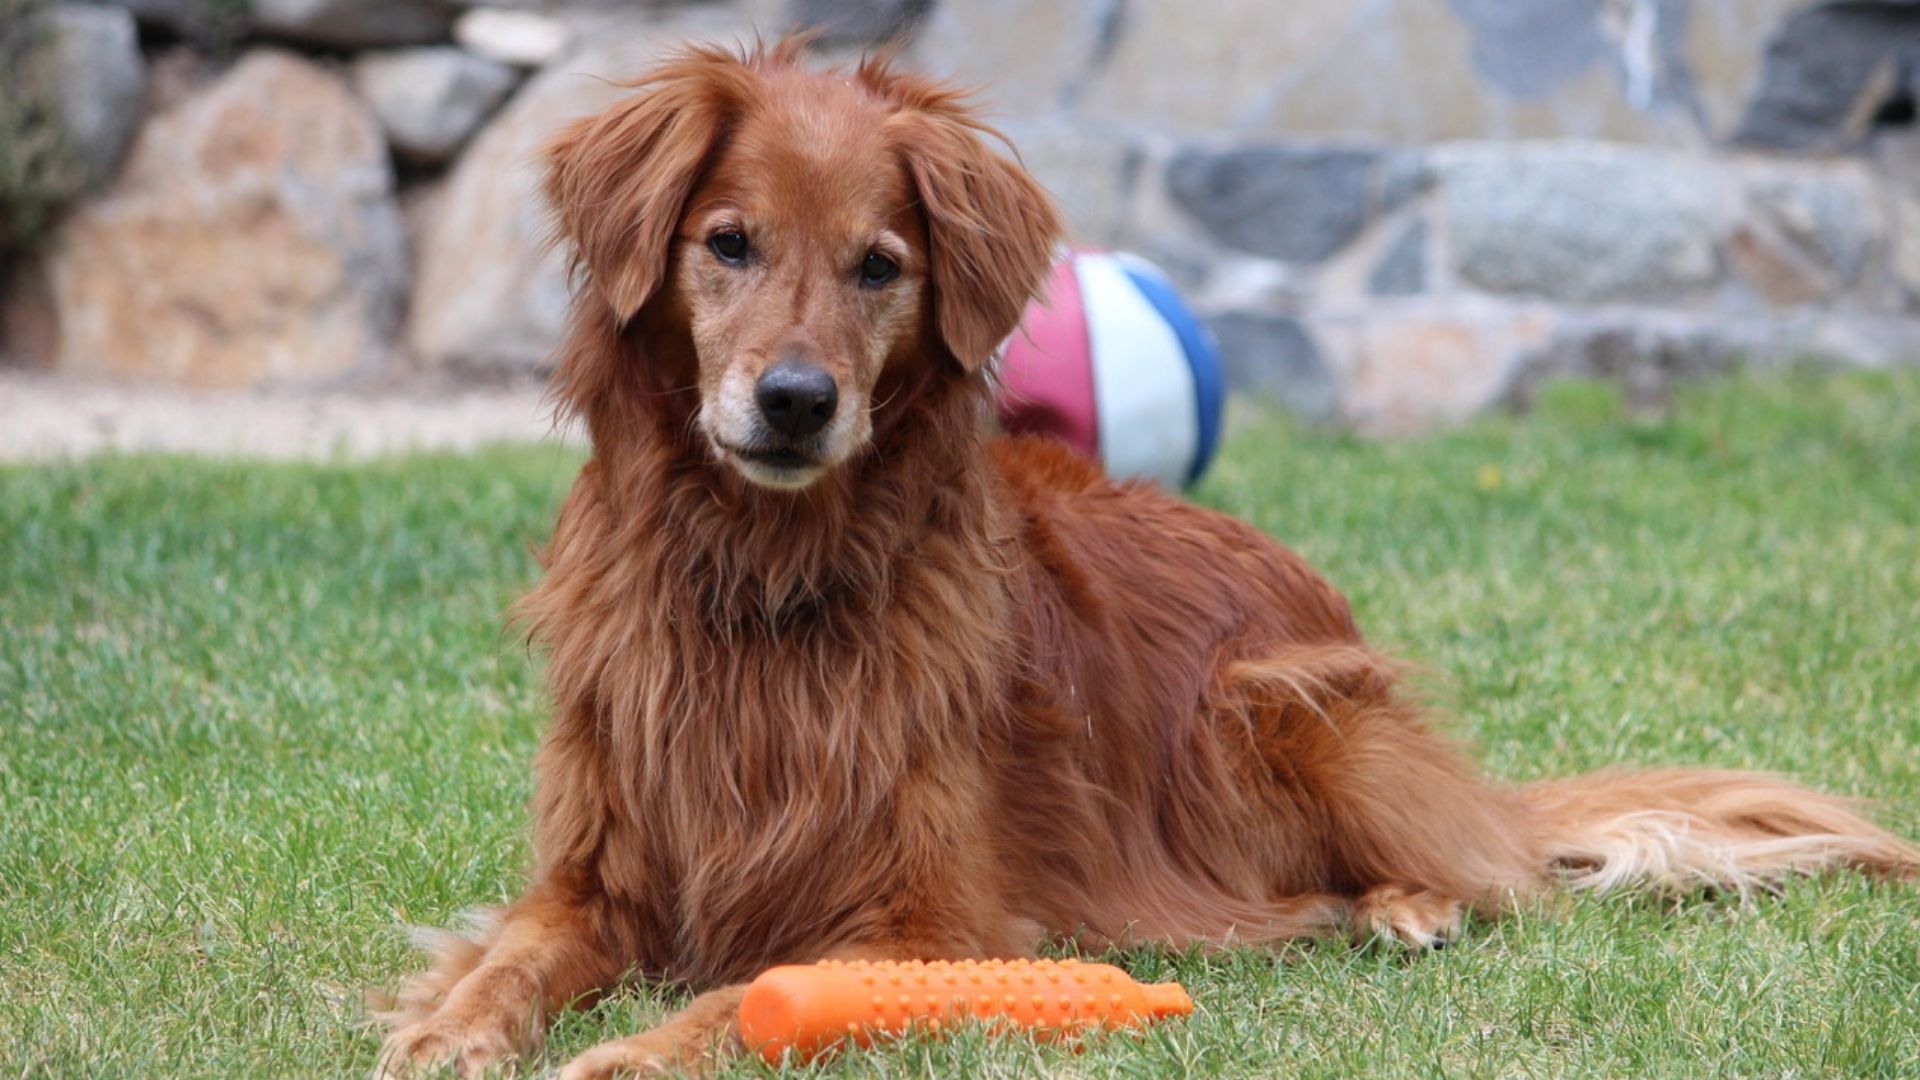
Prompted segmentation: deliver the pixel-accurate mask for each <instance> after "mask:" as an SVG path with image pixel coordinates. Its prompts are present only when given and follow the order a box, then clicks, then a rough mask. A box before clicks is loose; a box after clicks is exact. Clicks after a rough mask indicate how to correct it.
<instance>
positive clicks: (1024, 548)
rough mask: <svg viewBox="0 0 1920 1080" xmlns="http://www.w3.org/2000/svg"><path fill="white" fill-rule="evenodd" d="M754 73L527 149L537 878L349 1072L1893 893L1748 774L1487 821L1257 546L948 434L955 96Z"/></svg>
mask: <svg viewBox="0 0 1920 1080" xmlns="http://www.w3.org/2000/svg"><path fill="white" fill-rule="evenodd" d="M797 53H798V49H797V47H795V46H793V45H791V44H788V45H782V46H780V47H777V48H774V49H772V50H770V51H767V50H759V49H756V50H755V51H753V52H752V53H751V54H750V55H746V56H736V55H733V54H729V53H725V52H719V51H707V50H702V51H695V52H692V53H689V54H687V55H685V56H684V57H682V58H681V59H678V60H676V61H674V62H672V63H669V64H667V65H665V66H664V67H661V68H660V69H658V70H656V71H654V72H653V73H652V74H651V75H649V76H648V77H647V78H646V79H644V80H643V81H641V82H640V83H639V84H637V85H638V89H639V92H638V93H637V94H635V95H634V96H632V97H631V98H629V99H627V100H625V101H623V102H622V103H620V104H618V105H616V106H614V107H613V108H611V109H609V110H608V111H607V112H605V113H604V114H602V115H600V116H597V117H594V118H591V119H588V120H585V121H582V122H580V123H578V124H575V125H574V126H572V127H571V128H569V129H567V130H566V131H565V132H564V133H563V134H562V135H561V136H560V137H559V138H558V139H557V140H556V141H555V142H554V143H553V144H552V145H551V147H550V148H549V150H548V166H549V172H548V180H547V193H548V195H549V197H550V198H551V200H552V202H553V205H554V207H555V209H556V210H557V212H558V215H559V221H560V225H561V228H562V230H563V231H564V233H565V237H566V239H567V240H568V241H569V242H570V243H571V244H572V246H573V249H574V251H575V252H576V255H577V261H578V265H579V268H580V269H581V270H582V271H583V272H584V277H585V280H586V283H587V286H588V287H587V288H585V289H583V290H582V292H581V295H580V298H579V303H578V307H577V311H576V313H575V318H574V322H573V327H572V331H571V336H570V338H569V340H568V342H567V344H566V346H565V348H564V351H563V353H562V354H561V356H560V358H559V367H558V370H557V372H556V374H555V389H556V392H557V394H558V396H559V399H560V400H561V401H562V402H563V403H564V404H565V405H566V406H567V407H568V408H570V409H571V410H573V411H574V412H575V413H577V414H578V415H579V416H580V417H582V418H583V419H584V420H585V422H586V424H587V425H588V427H589V429H590V430H591V433H592V437H593V448H594V449H593V460H592V461H591V462H589V463H588V464H587V466H586V467H585V468H584V469H583V470H582V472H581V474H580V477H579V480H578V482H577V483H576V484H575V485H574V488H573V491H572V494H571V495H570V496H569V497H568V499H567V501H566V505H565V507H564V508H563V509H562V510H561V513H560V520H559V524H558V525H557V527H556V529H555V533H554V537H553V542H552V545H551V547H550V549H549V550H548V552H547V577H546V580H545V581H544V582H543V583H542V584H541V585H540V587H539V588H538V589H537V590H535V592H534V593H533V594H532V595H531V596H530V597H529V598H528V599H527V601H526V604H525V614H526V616H527V618H528V619H529V620H530V623H531V625H532V627H533V629H534V632H535V635H536V637H537V638H538V639H539V640H540V641H541V642H542V643H543V644H544V645H545V647H546V648H547V649H548V650H549V653H550V662H549V664H550V666H549V675H548V678H549V682H550V685H551V691H552V695H553V698H554V704H555V716H554V720H553V726H552V729H551V731H550V732H549V733H548V736H547V739H546V742H545V745H544V746H543V747H542V749H541V751H540V755H539V759H538V762H537V771H538V795H537V798H536V801H535V806H534V822H535V824H534V828H535V837H534V843H535V850H536V853H537V859H538V862H537V865H536V867H535V869H534V875H533V883H532V886H531V887H530V888H529V889H528V891H527V893H526V895H525V896H524V897H522V898H521V899H520V900H519V901H518V902H516V903H514V904H513V905H511V906H510V907H508V908H507V909H506V910H505V911H504V912H502V913H500V915H499V917H498V920H497V922H496V923H495V925H494V926H493V927H492V928H491V929H490V930H488V931H486V932H485V933H483V934H482V935H480V936H479V937H478V938H477V939H473V940H470V939H465V938H461V939H451V944H449V945H447V946H446V947H444V948H442V950H441V954H440V956H439V958H438V962H437V965H436V966H435V967H434V969H433V970H432V971H431V972H430V973H428V974H426V975H423V976H421V977H420V978H418V979H416V980H415V981H414V982H413V983H412V984H411V985H410V986H409V987H408V988H407V990H406V991H405V993H404V994H403V995H402V1002H401V1008H400V1009H399V1010H398V1012H397V1014H396V1015H397V1021H398V1030H396V1031H394V1032H393V1034H392V1035H391V1037H390V1038H389V1039H388V1041H387V1045H386V1049H385V1052H384V1054H383V1058H382V1060H383V1068H384V1069H386V1070H389V1071H391V1072H393V1073H396V1074H402V1073H410V1072H412V1071H414V1070H416V1069H417V1068H419V1067H422V1066H427V1065H432V1064H441V1063H448V1062H451V1063H453V1064H454V1065H455V1066H456V1068H457V1069H458V1071H459V1072H460V1073H461V1074H463V1075H469V1074H472V1073H474V1072H477V1071H479V1070H480V1069H482V1068H483V1067H485V1066H486V1065H488V1064H490V1063H493V1062H496V1061H500V1060H502V1059H505V1058H507V1057H508V1056H510V1055H512V1054H514V1053H517V1052H520V1051H522V1050H524V1049H526V1048H527V1047H528V1046H529V1044H531V1043H533V1042H534V1041H536V1040H537V1038H538V1036H539V1032H540V1030H541V1028H542V1026H543V1023H544V1018H545V1017H546V1016H547V1015H548V1014H549V1013H550V1012H551V1011H552V1010H555V1009H559V1008H562V1007H564V1006H566V1005H568V1004H569V1003H570V1002H574V1001H577V1000H580V999H583V998H585V997H588V996H590V995H592V994H595V993H596V992H599V991H601V990H603V989H606V988H608V987H611V986H613V985H615V984H616V983H617V982H618V981H619V980H621V979H622V978H624V977H630V976H639V977H645V978H653V979H669V980H681V981H685V982H686V983H688V984H691V985H693V986H695V987H697V988H701V989H704V990H706V991H707V992H706V993H704V994H702V995H701V996H700V997H698V998H696V999H695V1000H694V1001H693V1003H692V1004H691V1005H690V1006H689V1007H688V1008H687V1009H686V1011H684V1012H683V1013H681V1014H679V1015H678V1016H676V1017H674V1018H673V1019H672V1020H670V1021H668V1022H667V1023H666V1024H665V1025H663V1026H661V1027H660V1028H658V1029H656V1030H653V1031H650V1032H647V1033H645V1034H640V1035H636V1036H634V1037H632V1038H628V1039H624V1040H621V1041H619V1042H615V1043H610V1044H607V1045H605V1046H602V1047H599V1048H597V1049H595V1050H592V1051H590V1052H589V1053H587V1054H585V1055H583V1056H582V1057H580V1058H578V1059H576V1060H575V1061H574V1062H572V1063H571V1064H570V1065H569V1066H567V1068H566V1069H565V1070H564V1072H563V1073H562V1075H563V1076H564V1077H567V1078H569V1080H579V1078H583V1077H602V1076H609V1075H612V1074H614V1073H617V1072H623V1071H633V1072H642V1073H647V1072H654V1071H659V1070H664V1069H671V1068H680V1067H691V1068H697V1067H699V1066H700V1065H702V1064H703V1063H704V1062H706V1061H710V1060H712V1058H710V1057H709V1056H708V1055H712V1054H721V1053H724V1052H726V1050H727V1048H728V1047H729V1046H730V1045H731V1038H730V1030H731V1025H732V1022H733V1014H734V1011H735V1007H736V1005H737V1003H738V1000H739V983H740V981H741V980H743V979H747V978H750V977H751V976H752V975H754V974H755V973H756V972H758V971H760V970H761V969H763V968H765V967H768V966H769V965H772V964H777V963H783V962H789V961H805V960H816V959H820V958H824V957H892V958H942V957H944V958H959V957H988V956H1013V955H1021V954H1026V953H1029V952H1031V951H1032V950H1033V949H1034V948H1035V946H1036V945H1038V944H1040V943H1041V942H1043V941H1044V940H1046V939H1047V938H1049V937H1050V936H1056V935H1065V934H1075V933H1078V934H1081V935H1084V936H1086V937H1090V938H1092V939H1093V940H1095V941H1140V942H1167V943H1171V944H1174V945H1180V944H1185V943H1191V942H1210V943H1211V942H1265V941H1274V940H1277V939H1283V938H1290V937H1295V936H1298V935H1306V934H1323V933H1328V932H1332V931H1335V930H1338V929H1341V928H1346V929H1348V930H1349V931H1350V932H1353V933H1355V934H1358V935H1363V936H1365V935H1375V934H1381V935H1389V936H1391V937H1394V938H1397V939H1399V940H1401V941H1404V942H1406V943H1408V944H1410V945H1413V946H1428V945H1432V944H1435V943H1437V942H1440V941H1443V940H1445V939H1446V938H1447V937H1448V936H1450V935H1452V934H1453V933H1455V932H1456V930H1457V929H1458V928H1459V925H1460V920H1461V917H1462V913H1463V911H1464V910H1466V909H1468V908H1474V909H1478V910H1482V911H1487V912H1497V911H1498V910H1500V909H1501V908H1502V907H1503V906H1506V905H1508V904H1510V903H1512V902H1513V901H1514V899H1515V898H1517V897H1525V896H1527V895H1529V894H1532V893H1535V892H1537V891H1538V890H1540V889H1542V888H1544V887H1546V886H1547V885H1548V884H1549V883H1550V882H1552V881H1554V880H1556V879H1565V878H1567V877H1569V876H1571V877H1573V879H1574V881H1575V883H1576V884H1582V885H1588V886H1608V885H1614V884H1620V883H1625V882H1629V881H1653V882H1655V883H1658V884H1664V885H1677V886H1682V887H1685V886H1692V885H1698V884H1711V885H1716V886H1721V887H1731V888H1742V889H1743V888H1746V887H1748V886H1750V885H1754V884H1757V883H1765V882H1767V881H1770V880H1772V879H1775V878H1777V877H1779V876H1781V875H1784V874H1787V873H1793V872H1805V871H1812V870H1816V869H1820V868H1824V867H1830V866H1838V865H1847V866H1854V867H1859V868H1862V869H1865V870H1869V871H1874V872H1879V873H1885V874H1894V875H1902V876H1905V875H1910V874H1912V873H1913V872H1914V870H1915V868H1916V867H1917V866H1920V852H1916V850H1915V849H1914V848H1913V847H1910V846H1908V845H1907V844H1905V843H1904V842H1902V841H1901V840H1899V839H1897V838H1895V837H1893V836H1891V835H1889V834H1887V833H1885V832H1883V831H1881V830H1879V829H1877V828H1875V827H1874V826H1873V825H1871V824H1869V823H1868V822H1866V821H1865V820H1863V819H1862V818H1860V817H1858V816H1856V815H1855V814H1854V813H1853V812H1852V811H1850V810H1849V809H1847V807H1846V806H1845V804H1843V803H1842V802H1841V801H1840V800H1837V799H1834V798H1832V797H1829V796H1825V795H1820V794H1817V793H1814V792H1811V791H1808V790H1805V789H1802V788H1799V787H1795V786H1793V785H1790V784H1787V783H1785V782H1782V781H1778V780H1774V779H1770V778H1768V777H1765V776H1760V775H1754V774H1748V773H1731V772H1708V771H1704V770H1700V771H1666V772H1655V773H1638V774H1629V773H1616V774H1602V775H1596V776H1590V777H1586V778H1582V779H1577V780H1571V781H1563V782H1557V783H1543V784H1538V785H1534V786H1530V787H1525V788H1520V789H1517V790H1512V789H1507V788H1503V787H1499V786H1496V785H1494V784H1492V783H1490V782H1488V781H1487V780H1485V779H1483V778H1482V777H1481V776H1480V775H1479V774H1478V773H1477V772H1476V771H1475V770H1474V769H1473V767H1472V766H1471V765H1469V764H1468V762H1467V761H1466V760H1465V759H1464V758H1463V757H1462V756H1461V755H1460V754H1459V753H1458V752H1457V751H1456V750H1455V749H1454V748H1453V747H1452V746H1451V745H1449V744H1448V743H1447V742H1445V741H1444V740H1442V739H1441V738H1439V737H1438V736H1436V735H1435V734H1433V733H1432V732H1431V731H1429V729H1428V727H1427V725H1426V723H1425V722H1424V721H1423V720H1422V718H1421V717H1420V715H1419V714H1418V713H1417V712H1416V711H1415V710H1414V709H1412V708H1411V707H1409V706H1408V705H1406V704H1403V703H1402V702H1401V701H1400V700H1399V699H1398V698H1396V696H1395V691H1394V679H1393V674H1392V666H1391V665H1390V664H1389V663H1387V662H1386V661H1384V660H1383V659H1382V658H1380V657H1379V656H1377V655H1375V654H1374V653H1372V652H1371V651H1369V650H1368V648H1367V646H1366V645H1365V644H1364V643H1363V641H1362V640H1361V637H1360V634H1359V632H1358V630H1356V629H1355V627H1354V624H1353V620H1352V617H1351V616H1350V614H1349V612H1348V609H1347V605H1346V602H1345V601H1344V600H1343V599H1342V597H1341V595H1340V594H1339V593H1338V592H1336V591H1334V589H1333V588H1332V587H1331V586H1329V585H1328V584H1327V583H1326V582H1324V581H1322V580H1321V579H1320V578H1319V577H1318V576H1317V575H1315V574H1314V572H1313V571H1312V570H1311V569H1309V568H1308V567H1307V566H1306V565H1305V564H1304V563H1303V562H1301V560H1300V559H1299V558H1298V557H1296V556H1295V555H1294V554H1293V553H1291V552H1289V551H1288V550H1286V549H1285V548H1283V547H1281V546H1279V545H1278V544H1276V543H1274V542H1273V541H1272V540H1270V539H1268V538H1267V537H1266V536H1264V535H1262V534H1261V533H1259V532H1257V531H1255V530H1254V529H1253V528H1251V527H1249V526H1247V525H1244V524H1242V523H1240V522H1238V521H1234V520H1231V519H1229V518H1226V517H1224V516H1221V515H1219V514H1214V513H1209V512H1207V511H1205V510H1200V509H1196V508H1194V507H1192V506H1189V505H1187V504H1186V503H1183V502H1180V501H1179V500H1177V499H1175V498H1172V497H1170V496H1168V495H1164V494H1161V493H1159V492H1157V491H1155V490H1152V489H1150V488H1146V487H1142V486H1137V485H1118V484H1114V483H1110V482H1109V481H1107V480H1106V479H1104V478H1102V476H1101V475H1100V474H1099V473H1098V471H1097V470H1096V469H1095V468H1094V467H1093V466H1091V465H1090V464H1088V463H1087V462H1085V461H1082V460H1080V459H1078V458H1076V457H1074V456H1073V455H1072V454H1070V453H1069V452H1068V451H1066V450H1064V449H1061V448H1058V447H1056V446H1054V445H1051V444H1048V443H1043V442H1033V441H997V440H994V439H992V438H991V437H990V425H991V409H990V402H991V397H990V386H989V376H988V373H987V365H988V360H989V357H990V355H991V354H992V353H993V351H994V350H995V348H996V347H997V346H998V345H999V343H1000V342H1001V341H1002V340H1003V339H1004V338H1006V337H1007V335H1008V334H1010V333H1011V332H1012V331H1013V330H1014V328H1015V325H1016V323H1017V321H1018V320H1019V318H1020V315H1021V311H1022V308H1023V307H1024V305H1025V304H1026V303H1027V301H1028V300H1029V298H1030V297H1031V296H1032V295H1033V294H1034V291H1035V290H1036V289H1037V288H1038V287H1039V285H1040V283H1041V281H1042V280H1043V277H1044V275H1045V274H1046V272H1047V269H1048V266H1049V263H1050V261H1051V259H1052V257H1053V254H1054V244H1055V242H1056V239H1057V235H1058V231H1059V226H1058V221H1057V218H1056V216H1055V212H1054V210H1053V208H1052V207H1051V205H1050V204H1049V202H1048V200H1047V197H1046V195H1045V194H1044V193H1043V192H1042V191H1041V190H1040V188H1039V187H1038V186H1036V185H1035V183H1034V182H1033V180H1032V179H1031V178H1029V177H1028V176H1027V175H1026V174H1025V173H1024V172H1023V171H1022V170H1021V169H1020V168H1018V167H1017V166H1016V165H1014V164H1013V163H1012V162H1010V161H1009V160H1007V159H1006V158H1004V157H1002V156H1000V155H998V154H996V153H995V152H993V151H992V150H990V149H989V148H988V147H987V145H986V144H985V143H984V142H983V141H982V137H981V136H982V135H983V133H985V129H984V128H983V127H982V126H981V125H980V123H979V122H978V121H976V120H974V119H973V118H972V117H971V116H970V115H969V114H968V113H967V112H966V111H965V109H964V108H963V107H962V106H961V104H960V103H959V101H958V99H957V97H956V95H955V94H954V93H953V92H951V91H949V90H947V89H944V88H942V87H940V86H938V85H935V84H932V83H929V82H926V81H923V80H920V79H917V78H914V77H911V76H907V75H902V74H898V73H896V72H894V71H891V70H889V68H888V67H887V66H886V65H885V64H883V63H878V62H868V63H865V64H863V65H862V66H861V67H860V68H859V69H858V70H857V71H851V72H832V73H825V74H815V73H810V72H808V71H806V70H803V69H802V68H801V67H800V66H799V65H798V63H797Z"/></svg>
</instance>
